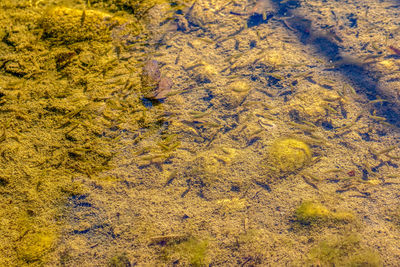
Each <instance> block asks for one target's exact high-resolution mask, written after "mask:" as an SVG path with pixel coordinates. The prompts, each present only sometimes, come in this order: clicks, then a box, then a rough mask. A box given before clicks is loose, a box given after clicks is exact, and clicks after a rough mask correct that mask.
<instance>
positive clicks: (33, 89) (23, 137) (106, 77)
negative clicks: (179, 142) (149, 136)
mask: <svg viewBox="0 0 400 267" xmlns="http://www.w3.org/2000/svg"><path fill="white" fill-rule="evenodd" d="M39 2H41V3H39ZM138 2H139V1H138ZM146 5H147V4H146ZM138 7H141V5H140V4H138ZM0 8H1V13H0V15H1V16H0V23H1V25H4V27H2V31H1V40H2V42H1V43H0V47H1V50H2V52H1V53H0V65H1V68H0V76H1V83H0V121H1V122H2V133H3V134H2V138H1V147H0V154H1V157H0V168H1V169H2V174H1V181H2V182H1V186H0V191H1V193H2V194H1V203H4V204H2V207H1V211H0V215H1V217H2V218H4V219H3V223H2V226H1V227H0V234H1V235H2V236H3V242H2V243H3V244H2V246H1V247H0V251H1V254H2V255H3V256H2V257H0V265H4V266H13V265H14V264H15V265H19V266H21V265H24V264H44V263H45V262H46V261H47V260H48V255H49V252H51V251H52V250H54V247H55V244H56V241H57V240H58V238H59V235H60V227H61V226H62V224H63V221H62V219H61V217H62V216H61V215H60V214H62V212H63V211H64V208H63V205H64V203H65V202H66V201H67V200H68V198H69V197H71V196H76V195H80V194H82V193H83V192H85V187H84V186H83V185H81V184H80V183H79V182H78V181H77V180H76V178H77V177H79V176H82V175H83V176H87V177H91V178H92V179H96V174H98V173H99V172H101V171H104V170H107V169H109V168H110V167H111V165H110V162H111V160H112V158H113V156H114V154H115V146H116V142H117V141H118V137H119V136H120V135H121V132H122V130H124V131H136V130H137V129H139V128H140V127H147V128H149V129H156V128H157V127H158V126H153V125H156V123H155V122H156V121H157V120H155V119H154V118H153V114H152V113H153V112H150V113H149V114H148V115H147V117H146V118H143V116H142V114H141V113H140V112H138V110H139V111H144V110H145V109H146V108H145V107H144V106H143V104H142V103H141V101H140V90H141V89H140V78H139V75H138V73H139V71H138V69H137V67H136V66H137V59H136V58H135V57H136V54H133V53H132V58H131V60H130V62H129V64H125V63H124V66H126V67H127V68H125V69H123V70H121V69H122V68H121V65H122V63H121V62H119V60H118V54H116V53H115V52H114V48H115V45H118V44H119V43H121V42H123V41H124V40H122V39H120V38H119V36H120V34H122V33H123V34H126V32H129V34H130V35H131V36H133V37H135V36H138V35H139V34H140V32H141V27H140V22H139V20H138V18H137V17H133V18H132V17H131V18H130V19H129V20H128V19H126V18H123V17H121V16H115V15H113V14H112V13H111V12H106V11H104V10H92V9H86V8H85V7H83V6H81V7H80V8H76V7H67V6H63V5H62V3H61V1H51V2H49V1H46V2H44V1H43V2H42V1H37V2H35V3H33V4H32V3H31V4H29V3H28V2H26V3H24V1H21V2H18V1H4V2H2V3H1V4H0ZM144 9H145V8H144V7H143V9H142V13H141V14H142V15H143V14H144V13H143V12H144V11H143V10H144ZM6 11H7V12H8V13H6ZM122 25H124V27H125V28H123V29H122V28H121V29H119V30H120V31H114V32H112V31H113V30H115V29H116V27H119V26H122ZM113 33H114V35H112V34H113ZM112 36H113V37H112ZM154 110H155V112H157V111H156V110H157V109H154ZM127 122H129V124H127ZM171 149H172V148H171ZM5 203H7V206H8V208H6V207H5Z"/></svg>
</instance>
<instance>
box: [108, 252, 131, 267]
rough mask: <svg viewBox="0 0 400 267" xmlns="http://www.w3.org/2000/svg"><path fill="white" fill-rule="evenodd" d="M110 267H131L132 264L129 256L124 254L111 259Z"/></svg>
mask: <svg viewBox="0 0 400 267" xmlns="http://www.w3.org/2000/svg"><path fill="white" fill-rule="evenodd" d="M108 266H109V267H130V266H131V262H130V261H129V258H128V256H127V255H126V254H125V253H123V254H121V255H116V256H114V257H112V258H111V259H110V261H109V262H108Z"/></svg>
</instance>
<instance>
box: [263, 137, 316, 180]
mask: <svg viewBox="0 0 400 267" xmlns="http://www.w3.org/2000/svg"><path fill="white" fill-rule="evenodd" d="M311 157H312V152H311V149H310V147H309V146H308V145H307V144H306V143H304V142H303V141H300V140H297V139H294V138H284V139H278V140H276V141H275V142H274V143H273V144H272V145H271V147H270V148H269V153H268V162H269V163H270V164H271V167H272V168H273V169H274V170H276V171H278V172H292V171H295V170H298V169H301V168H302V167H304V166H305V165H307V163H309V162H310V160H311Z"/></svg>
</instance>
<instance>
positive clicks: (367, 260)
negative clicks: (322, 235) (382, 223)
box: [308, 234, 382, 267]
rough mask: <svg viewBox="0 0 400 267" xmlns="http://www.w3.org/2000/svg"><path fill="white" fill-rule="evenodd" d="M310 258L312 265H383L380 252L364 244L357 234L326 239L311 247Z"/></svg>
mask: <svg viewBox="0 0 400 267" xmlns="http://www.w3.org/2000/svg"><path fill="white" fill-rule="evenodd" d="M308 258H309V263H310V265H311V266H315V264H317V265H318V266H349V267H350V266H370V267H372V266H382V262H381V259H380V256H379V254H378V253H377V252H375V251H374V250H372V249H369V248H365V247H364V246H362V244H361V242H360V237H359V236H358V235H356V234H350V235H347V236H344V237H337V236H333V237H331V238H329V239H326V240H324V241H322V242H320V243H319V244H318V245H317V246H316V247H314V248H312V249H311V251H310V253H309V255H308Z"/></svg>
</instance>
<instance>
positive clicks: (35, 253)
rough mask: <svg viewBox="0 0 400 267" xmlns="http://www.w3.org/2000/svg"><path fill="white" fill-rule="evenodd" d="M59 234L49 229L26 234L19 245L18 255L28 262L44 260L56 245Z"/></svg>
mask: <svg viewBox="0 0 400 267" xmlns="http://www.w3.org/2000/svg"><path fill="white" fill-rule="evenodd" d="M56 238H57V235H56V234H55V233H54V232H53V231H51V230H49V229H46V231H44V230H43V231H38V232H32V233H28V234H26V235H25V236H24V237H23V238H22V240H21V241H20V242H19V243H18V245H17V253H18V257H19V258H20V259H22V260H23V261H25V262H26V263H32V262H36V261H40V260H42V257H43V256H44V255H45V254H46V253H48V252H49V250H50V249H51V248H52V246H53V245H54V241H55V240H56Z"/></svg>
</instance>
